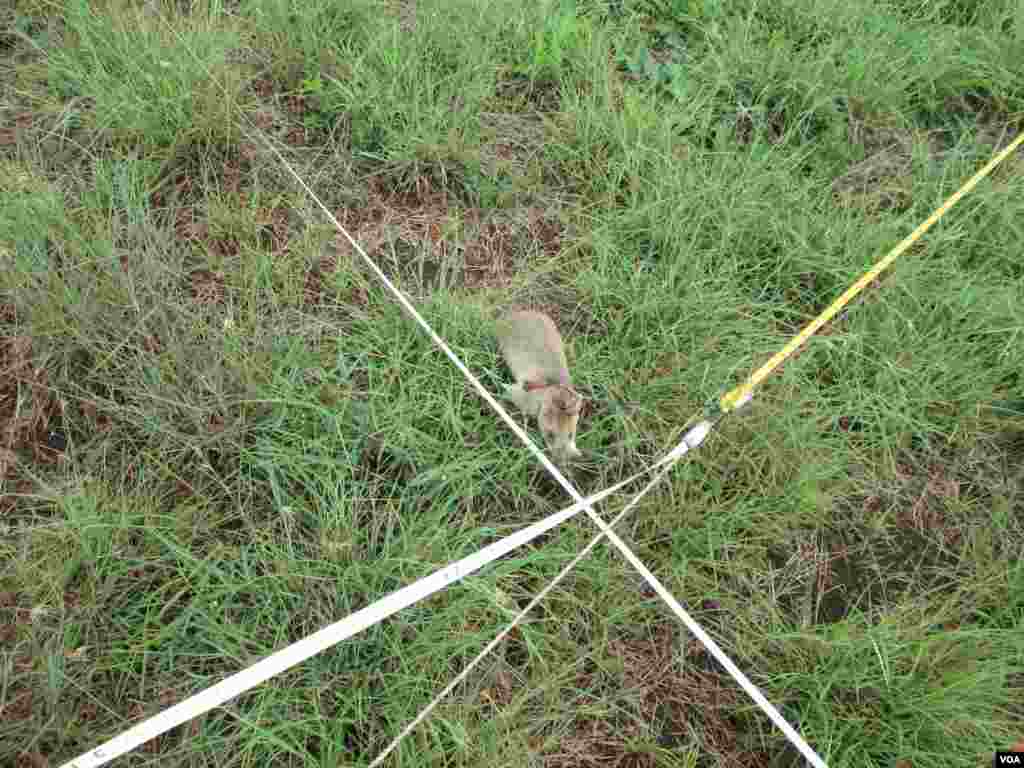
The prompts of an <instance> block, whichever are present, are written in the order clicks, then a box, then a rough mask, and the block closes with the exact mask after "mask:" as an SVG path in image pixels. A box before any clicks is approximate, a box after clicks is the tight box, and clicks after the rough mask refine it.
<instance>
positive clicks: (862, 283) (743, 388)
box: [718, 133, 1024, 413]
mask: <svg viewBox="0 0 1024 768" xmlns="http://www.w3.org/2000/svg"><path fill="white" fill-rule="evenodd" d="M1022 143H1024V133H1021V135H1020V136H1018V137H1017V138H1016V139H1014V141H1013V142H1011V143H1010V145H1009V146H1008V147H1006V148H1005V149H1004V150H1003V151H1002V152H1000V153H999V154H997V155H996V156H995V157H993V158H992V159H991V160H990V161H989V163H988V165H986V166H985V167H984V168H982V169H981V170H980V171H978V172H977V173H976V174H974V176H972V177H971V178H970V179H969V180H968V181H967V183H966V184H964V185H963V186H962V187H960V189H958V190H957V191H956V193H955V194H953V195H952V196H951V197H950V198H949V199H948V200H946V202H944V203H943V204H942V205H941V206H940V207H939V208H938V209H936V211H935V212H934V213H933V214H932V215H931V216H929V217H928V218H927V219H926V220H925V221H924V222H923V223H922V224H921V225H920V226H919V227H918V228H917V229H915V230H914V231H913V232H911V233H910V235H908V236H907V237H906V238H905V239H904V240H903V241H902V242H901V243H900V244H899V245H897V246H896V247H895V248H893V249H892V250H891V251H889V253H888V255H887V256H886V257H885V258H884V259H882V260H881V261H879V262H878V263H877V264H875V266H873V267H872V268H871V269H870V270H868V271H867V272H865V273H864V274H863V275H862V276H861V277H860V278H859V279H858V280H857V282H855V283H854V284H853V285H851V286H850V287H849V288H847V289H846V291H845V292H843V294H842V295H841V296H840V297H839V298H837V299H836V300H835V301H833V302H832V303H831V304H829V305H828V307H826V308H825V310H824V311H823V312H822V313H821V314H820V315H818V316H817V317H816V318H814V319H813V320H812V321H811V322H809V323H808V324H807V325H806V326H804V328H803V330H801V331H800V333H798V334H797V335H796V336H794V337H793V338H792V339H791V340H790V341H789V343H788V344H786V346H784V347H783V348H782V349H780V350H779V351H778V352H776V353H775V354H774V355H773V356H772V358H771V359H770V360H769V361H768V362H767V363H765V364H764V365H762V366H761V367H760V368H758V369H757V370H756V371H754V372H753V373H752V374H750V376H749V377H748V378H747V380H746V381H744V382H743V383H742V384H740V385H739V386H737V387H734V388H733V389H731V390H729V391H728V392H727V393H726V394H724V395H723V396H722V398H721V399H720V400H719V401H718V403H719V407H720V408H721V410H722V413H728V412H729V411H734V410H736V408H738V407H739V406H741V405H743V404H744V403H746V401H747V400H748V399H749V397H750V396H751V395H752V394H753V392H754V388H755V387H757V385H758V384H760V383H761V382H762V381H763V380H764V379H765V378H767V377H768V376H769V375H770V374H771V373H772V371H774V370H775V369H776V368H778V367H779V366H780V365H781V364H782V363H783V362H785V361H786V359H787V358H789V356H790V355H792V354H793V353H794V352H795V351H796V350H797V348H798V347H799V346H800V345H801V344H803V343H804V342H805V341H807V339H808V338H810V336H812V335H813V334H814V333H815V332H816V331H817V330H818V329H819V328H821V326H823V325H824V324H825V323H827V322H828V321H829V320H831V319H832V318H833V317H835V316H836V314H837V313H838V312H839V311H840V310H841V309H842V308H843V307H845V306H846V305H847V304H848V303H849V302H850V300H851V299H853V298H854V297H855V296H856V295H857V294H858V293H860V292H861V291H862V290H864V288H865V287H867V285H868V283H870V282H871V281H872V280H874V279H875V278H876V277H878V275H879V274H881V272H882V271H883V270H885V269H886V268H887V267H888V266H889V265H891V264H892V263H893V262H894V261H896V259H897V258H899V257H900V256H901V255H902V254H903V252H904V251H906V250H907V248H909V247H910V246H911V245H913V244H914V242H915V241H917V240H918V239H919V238H920V237H921V235H923V234H924V233H925V232H927V231H928V230H929V229H931V227H932V225H933V224H935V222H937V221H938V220H939V219H941V218H942V217H943V216H945V215H946V212H947V211H948V210H949V209H950V208H952V207H953V206H954V205H956V204H957V203H958V202H959V201H960V198H961V197H963V196H964V195H966V194H967V193H968V192H970V191H971V190H972V189H974V187H975V186H976V185H977V184H978V182H979V181H981V180H982V179H984V178H985V177H986V176H988V175H989V173H991V172H992V169H993V168H995V167H996V166H997V165H999V164H1000V163H1001V162H1003V160H1005V159H1006V158H1007V157H1008V156H1009V155H1010V154H1011V153H1012V152H1013V151H1014V150H1015V149H1017V147H1019V146H1020V145H1021V144H1022Z"/></svg>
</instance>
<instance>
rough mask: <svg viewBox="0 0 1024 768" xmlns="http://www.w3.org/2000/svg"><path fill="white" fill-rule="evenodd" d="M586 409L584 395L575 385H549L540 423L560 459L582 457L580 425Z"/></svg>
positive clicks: (538, 417)
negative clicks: (577, 428)
mask: <svg viewBox="0 0 1024 768" xmlns="http://www.w3.org/2000/svg"><path fill="white" fill-rule="evenodd" d="M582 409H583V398H582V397H580V395H579V393H577V392H576V391H575V390H574V389H572V388H571V387H548V388H547V389H545V390H544V399H543V401H542V402H541V405H540V411H539V412H538V413H537V425H538V426H539V427H540V430H541V432H542V433H543V435H544V442H545V443H546V444H547V446H548V449H549V450H550V451H551V453H552V454H554V458H555V460H556V461H559V462H563V463H564V462H566V461H568V460H569V459H576V458H579V457H580V456H581V455H582V454H581V453H580V452H579V449H577V448H576V424H577V423H578V422H579V420H580V411H581V410H582Z"/></svg>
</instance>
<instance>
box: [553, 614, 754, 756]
mask: <svg viewBox="0 0 1024 768" xmlns="http://www.w3.org/2000/svg"><path fill="white" fill-rule="evenodd" d="M679 646H680V643H679V635H678V630H677V629H676V627H675V625H672V624H660V625H658V626H656V627H654V628H653V631H652V634H650V635H649V636H648V637H643V638H639V637H624V638H618V639H614V640H612V641H611V642H610V643H609V646H608V649H607V654H608V656H609V657H610V658H611V659H613V660H615V661H616V662H618V665H620V667H621V669H622V673H621V687H620V688H619V691H620V693H619V695H618V697H617V698H622V697H626V698H629V699H630V700H631V701H633V702H635V705H634V707H632V709H633V710H634V712H635V716H634V717H631V718H629V719H628V720H627V719H625V718H617V719H616V720H615V721H612V720H611V719H609V718H590V717H583V718H580V719H578V720H577V721H576V722H575V724H574V727H573V728H572V729H571V730H570V732H569V733H567V734H565V735H564V736H563V737H562V738H561V739H560V740H559V744H558V747H557V749H556V750H552V751H549V752H548V753H547V754H545V755H544V765H545V766H546V768H605V767H606V766H621V767H622V768H654V767H655V766H657V765H660V764H661V762H660V761H659V759H658V755H657V750H655V749H651V748H650V746H653V744H652V743H656V744H657V745H658V746H660V747H662V748H666V749H669V748H678V746H679V745H681V744H685V743H689V742H691V740H692V739H693V737H694V735H695V734H700V739H701V742H700V744H699V745H696V746H699V747H700V748H701V749H702V750H703V751H705V752H710V753H712V754H713V755H715V756H716V757H717V758H718V759H719V760H720V761H721V762H720V764H722V765H730V766H738V767H741V768H745V767H747V766H749V767H750V768H754V767H755V766H756V767H757V768H762V766H764V765H767V764H768V756H767V755H765V754H763V753H761V752H754V751H751V750H749V749H747V748H746V747H744V746H743V745H742V744H741V743H740V742H741V737H740V729H739V728H738V727H737V726H736V725H735V724H734V723H733V722H732V720H731V718H730V713H732V712H735V711H736V709H737V708H738V707H739V706H740V705H741V700H742V695H741V693H740V691H738V690H737V689H736V687H735V686H734V685H733V684H732V682H731V681H730V680H729V679H728V678H727V677H723V676H722V675H719V674H717V673H715V672H710V671H705V670H702V669H699V668H698V665H699V664H700V662H701V657H702V656H703V655H704V654H705V651H704V649H703V647H701V646H700V645H699V644H697V643H696V641H694V642H693V643H691V644H688V645H687V646H686V647H685V648H684V649H683V650H682V653H680V647H679ZM593 676H594V674H593V673H592V672H588V671H581V672H580V674H579V675H578V676H577V680H576V687H577V688H578V689H579V690H584V691H585V690H587V689H589V688H591V687H592V686H593V685H594V679H593ZM579 704H580V705H583V704H585V701H584V700H581V701H580V702H579ZM639 744H644V745H645V746H644V748H642V749H641V748H638V746H636V745H639Z"/></svg>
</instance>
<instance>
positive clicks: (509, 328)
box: [498, 310, 569, 385]
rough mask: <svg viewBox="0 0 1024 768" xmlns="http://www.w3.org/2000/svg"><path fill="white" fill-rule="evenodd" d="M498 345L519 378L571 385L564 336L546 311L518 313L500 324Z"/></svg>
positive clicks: (509, 315)
mask: <svg viewBox="0 0 1024 768" xmlns="http://www.w3.org/2000/svg"><path fill="white" fill-rule="evenodd" d="M498 345H499V346H500V347H501V353H502V355H503V356H504V358H505V362H506V363H508V367H509V369H510V370H511V371H512V374H513V375H514V376H515V377H516V378H517V379H520V380H522V379H530V380H538V383H551V384H562V385H568V384H569V368H568V364H567V362H566V359H565V350H564V349H563V348H562V337H561V335H560V334H559V333H558V328H556V327H555V324H554V322H553V321H552V320H551V318H550V317H548V316H547V315H545V314H544V313H543V312H535V311H533V310H519V311H516V312H511V313H509V314H508V315H506V316H505V317H503V318H502V319H501V320H499V321H498Z"/></svg>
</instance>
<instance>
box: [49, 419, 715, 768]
mask: <svg viewBox="0 0 1024 768" xmlns="http://www.w3.org/2000/svg"><path fill="white" fill-rule="evenodd" d="M698 426H699V425H698ZM688 434H689V433H688ZM702 439H703V438H702ZM680 446H682V448H680ZM680 446H677V447H676V448H674V449H673V450H672V451H670V452H669V453H668V454H667V455H666V456H665V457H664V458H662V459H661V460H659V461H658V462H657V463H655V464H652V465H651V466H649V467H647V468H646V469H644V470H642V471H641V472H637V473H636V474H635V475H633V476H632V477H629V478H627V479H625V480H623V481H621V482H619V483H616V484H615V485H613V486H611V487H610V488H606V489H605V490H603V491H600V492H599V493H596V494H594V495H593V496H589V497H587V499H586V500H585V501H586V503H590V504H596V503H598V502H599V501H602V500H603V499H605V498H607V497H608V496H611V495H612V494H613V493H615V492H617V491H618V490H620V489H621V488H623V487H624V486H626V485H629V484H630V483H632V482H633V481H634V480H636V479H638V478H640V477H643V476H644V475H645V474H647V473H648V472H650V471H651V470H653V469H656V468H657V467H660V466H662V465H664V464H667V463H668V462H670V461H672V460H673V459H674V458H678V457H679V456H681V455H682V454H683V453H685V452H686V450H688V446H687V445H686V438H684V439H683V442H682V443H680ZM583 508H584V504H582V503H576V504H573V505H572V506H570V507H566V508H565V509H563V510H561V511H559V512H555V513H554V514H551V515H549V516H548V517H546V518H544V519H543V520H541V521H539V522H536V523H533V524H532V525H529V526H527V527H526V528H523V529H522V530H519V531H516V532H515V533H513V534H511V535H509V536H506V537H505V538H503V539H500V540H499V541H496V542H494V543H493V544H489V545H487V546H486V547H484V548H483V549H480V550H478V551H477V552H475V553H473V554H472V555H469V556H467V557H464V558H462V559H461V560H457V561H456V562H454V563H450V564H449V565H446V566H445V567H444V568H442V569H440V570H438V571H434V572H433V573H432V574H430V575H429V576H425V577H423V578H422V579H419V580H418V581H415V582H413V583H412V584H410V585H409V586H407V587H403V588H402V589H399V590H396V591H395V592H392V593H391V594H390V595H387V596H386V597H383V598H381V599H380V600H377V601H376V602H374V603H371V604H370V605H368V606H366V607H365V608H361V609H360V610H358V611H355V612H354V613H352V614H349V615H348V616H346V617H345V618H344V619H342V620H341V621H338V622H335V623H334V624H331V625H329V626H327V627H324V628H323V629H321V630H319V631H317V632H314V633H313V634H312V635H309V636H308V637H305V638H303V639H302V640H299V641H298V642H295V643H293V644H292V645H289V646H287V647H286V648H282V649H281V650H279V651H275V652H274V653H272V654H271V655H270V656H267V657H266V658H265V659H261V660H260V661H258V662H256V663H255V664H253V665H252V666H250V667H246V668H245V669H243V670H241V671H240V672H236V673H235V674H233V675H231V676H230V677H227V678H225V679H224V680H222V681H220V682H219V683H216V684H215V685H212V686H210V687H209V688H207V689H206V690H203V691H200V692H199V693H197V694H195V695H194V696H190V697H189V698H187V699H185V700H184V701H181V702H179V703H177V704H175V705H174V706H172V707H169V708H168V709H165V710H164V711H163V712H160V713H159V714H156V715H153V716H152V717H150V718H148V719H146V720H143V721H142V722H141V723H139V724H138V725H135V726H133V727H131V728H129V729H128V730H127V731H124V732H123V733H121V734H120V735H118V736H115V737H114V738H112V739H110V741H107V742H106V743H104V744H101V745H100V746H98V747H96V748H95V749H92V750H90V751H89V752H86V753H85V754H83V755H80V756H79V757H76V758H75V759H74V760H70V761H68V762H66V763H64V764H63V766H62V768H98V766H101V765H105V764H107V763H109V762H110V761H111V760H113V759H114V758H116V757H120V756H121V755H123V754H125V753H126V752H130V751H131V750H133V749H135V748H136V747H138V746H141V745H142V744H145V743H146V742H147V741H149V740H150V739H153V738H155V737H157V736H159V735H160V734H162V733H166V732H167V731H169V730H170V729H171V728H174V727H176V726H179V725H181V724H182V723H185V722H188V721H189V720H191V719H193V718H195V717H198V716H199V715H201V714H203V713H204V712H209V711H210V710H211V709H213V708H214V707H219V706H220V705H221V704H224V703H225V702H227V701H230V700H231V699H233V698H235V697H236V696H238V695H240V694H242V693H245V692H246V691H248V690H249V689H251V688H254V687H256V686H257V685H259V684H260V683H264V682H266V681H267V680H269V679H270V678H272V677H274V676H275V675H278V674H280V673H281V672H284V671H285V670H287V669H290V668H292V667H294V666H295V665H296V664H300V663H301V662H303V661H305V660H306V659H308V658H311V657H312V656H315V655H316V654H318V653H320V652H321V651H323V650H326V649H327V648H330V647H331V646H332V645H336V644H337V643H340V642H341V641H342V640H346V639H348V638H350V637H352V636H353V635H356V634H358V633H359V632H362V631H363V630H364V629H368V628H369V627H372V626H373V625H374V624H378V623H379V622H381V621H383V620H384V619H386V618H388V617H389V616H392V615H393V614H395V613H397V612H398V611H400V610H402V609H403V608H407V607H409V606H410V605H413V604H415V603H418V602H419V601H421V600H425V599H426V598H428V597H430V596H431V595H434V594H436V593H437V592H440V591H441V590H442V589H444V588H445V587H448V586H451V585H452V584H455V583H457V582H459V581H461V580H462V579H464V578H466V577H467V576H470V575H471V574H473V573H475V572H476V571H478V570H480V569H481V568H483V567H484V566H485V565H488V564H489V563H492V562H494V561H495V560H497V559H498V558H500V557H502V556H503V555H506V554H508V553H509V552H511V551H512V550H514V549H517V548H519V547H521V546H523V545H525V544H528V543H529V542H531V541H533V540H534V539H536V538H537V537H538V536H540V535H541V534H543V533H546V532H547V531H549V530H551V529H552V528H554V527H555V526H557V525H560V524H561V523H563V522H565V521H566V520H568V519H569V518H571V517H573V516H575V515H577V514H579V513H580V512H581V511H582V510H583Z"/></svg>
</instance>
